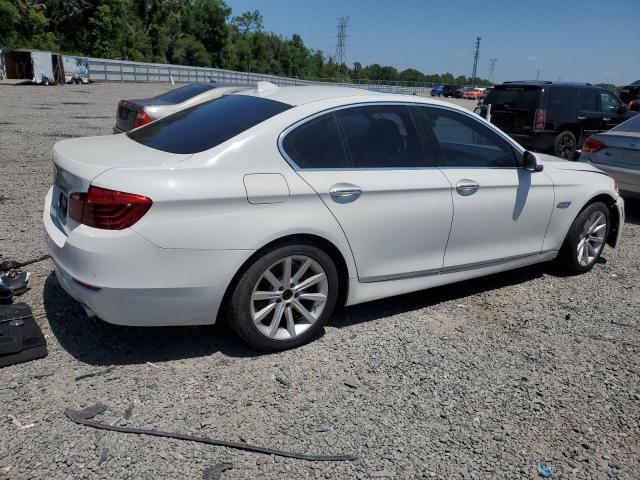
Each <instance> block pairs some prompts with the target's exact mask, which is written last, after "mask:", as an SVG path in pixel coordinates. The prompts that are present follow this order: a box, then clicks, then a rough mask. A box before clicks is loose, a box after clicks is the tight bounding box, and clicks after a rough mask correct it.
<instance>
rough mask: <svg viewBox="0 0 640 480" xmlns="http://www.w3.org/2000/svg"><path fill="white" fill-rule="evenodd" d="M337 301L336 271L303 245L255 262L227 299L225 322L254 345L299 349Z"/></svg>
mask: <svg viewBox="0 0 640 480" xmlns="http://www.w3.org/2000/svg"><path fill="white" fill-rule="evenodd" d="M337 297H338V272H337V269H336V266H335V263H334V262H333V260H332V259H331V257H330V256H329V255H327V253H326V252H325V251H324V250H322V249H320V248H318V247H317V246H316V245H314V244H313V243H307V242H304V241H300V242H299V243H298V242H296V243H295V244H288V245H281V246H279V247H276V248H274V249H272V250H270V251H267V252H266V253H265V254H264V255H262V256H260V257H259V258H256V259H255V260H254V261H253V263H251V264H250V265H249V266H248V267H247V268H246V269H245V270H244V271H243V272H242V273H241V275H240V277H239V279H238V281H237V282H236V284H235V287H234V288H233V291H232V294H231V296H230V297H229V304H228V308H227V320H228V321H229V323H230V324H231V327H232V328H233V329H234V330H235V331H236V333H237V334H238V335H239V336H240V338H242V339H243V340H244V341H245V342H247V343H248V344H249V345H251V346H252V347H254V348H256V349H258V350H263V351H279V350H286V349H289V348H294V347H297V346H300V345H302V344H304V343H306V342H308V341H309V340H311V339H312V338H314V337H315V336H317V335H318V333H319V332H320V331H321V330H322V327H323V326H324V325H325V324H326V323H327V320H328V319H329V317H330V316H331V314H332V312H333V310H334V308H335V304H336V300H337Z"/></svg>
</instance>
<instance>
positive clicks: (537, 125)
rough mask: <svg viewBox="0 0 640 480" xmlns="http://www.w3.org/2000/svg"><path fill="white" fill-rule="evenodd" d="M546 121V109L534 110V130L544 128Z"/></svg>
mask: <svg viewBox="0 0 640 480" xmlns="http://www.w3.org/2000/svg"><path fill="white" fill-rule="evenodd" d="M546 123H547V111H546V110H543V109H541V108H538V109H537V110H536V118H535V120H534V122H533V129H534V130H535V131H542V130H544V126H545V124H546Z"/></svg>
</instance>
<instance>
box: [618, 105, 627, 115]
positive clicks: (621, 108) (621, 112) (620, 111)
mask: <svg viewBox="0 0 640 480" xmlns="http://www.w3.org/2000/svg"><path fill="white" fill-rule="evenodd" d="M627 110H629V107H627V106H626V105H620V106H619V107H618V111H617V113H618V115H624V114H625V113H627Z"/></svg>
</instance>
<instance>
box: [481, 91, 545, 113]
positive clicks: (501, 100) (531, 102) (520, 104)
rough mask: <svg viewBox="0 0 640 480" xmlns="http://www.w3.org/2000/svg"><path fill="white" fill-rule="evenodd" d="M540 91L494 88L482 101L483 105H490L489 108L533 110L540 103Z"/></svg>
mask: <svg viewBox="0 0 640 480" xmlns="http://www.w3.org/2000/svg"><path fill="white" fill-rule="evenodd" d="M541 92H542V90H541V89H540V88H539V87H530V86H508V87H501V86H498V87H495V88H494V89H493V90H492V91H491V92H489V95H487V98H486V99H485V100H484V103H485V105H488V104H491V108H496V107H503V108H519V109H526V110H535V109H536V108H538V104H539V102H540V94H541Z"/></svg>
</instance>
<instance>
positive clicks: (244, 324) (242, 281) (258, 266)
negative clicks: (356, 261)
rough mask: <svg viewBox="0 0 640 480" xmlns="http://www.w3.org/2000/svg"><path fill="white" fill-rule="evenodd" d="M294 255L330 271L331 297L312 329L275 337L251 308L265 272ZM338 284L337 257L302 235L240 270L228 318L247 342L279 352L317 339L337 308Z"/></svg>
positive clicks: (327, 271) (226, 311) (228, 307)
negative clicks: (290, 336) (259, 323)
mask: <svg viewBox="0 0 640 480" xmlns="http://www.w3.org/2000/svg"><path fill="white" fill-rule="evenodd" d="M291 255H305V256H307V257H310V258H312V259H314V260H315V261H316V262H318V263H319V264H320V266H321V267H322V268H323V270H324V271H325V273H326V275H327V281H328V293H327V300H326V303H325V307H324V311H323V312H322V314H321V315H320V317H319V318H318V319H317V320H316V321H315V322H314V323H313V324H312V325H311V327H310V328H309V329H308V330H306V331H305V332H304V333H302V334H300V335H299V336H297V337H295V338H293V339H288V340H275V339H271V338H268V337H266V336H265V335H263V334H262V333H261V332H260V331H259V330H258V329H257V327H256V326H255V325H254V323H253V319H252V318H251V309H250V302H251V296H252V293H253V288H254V286H255V284H256V282H257V281H258V279H259V277H260V276H261V275H262V274H263V272H264V271H265V270H266V269H267V268H269V266H271V265H273V264H274V263H276V262H277V261H278V260H281V259H283V258H285V257H288V256H291ZM338 285H339V281H338V270H337V268H336V265H335V263H334V261H333V260H332V259H331V257H330V256H329V255H328V254H327V253H326V252H325V251H324V250H322V249H321V248H319V247H318V246H317V245H316V244H314V243H313V242H310V241H307V240H303V239H300V240H296V241H295V242H288V243H283V244H280V245H275V246H274V247H273V248H272V249H270V250H267V251H266V252H264V253H263V254H262V255H261V256H260V257H257V258H256V259H255V260H254V261H253V262H252V263H250V264H248V265H246V266H245V268H244V269H243V270H242V271H241V272H240V275H239V277H238V279H237V281H236V282H235V285H234V286H233V287H232V290H231V291H230V295H229V296H228V299H227V304H226V305H225V310H224V311H225V320H226V321H227V322H228V324H229V325H230V326H231V328H232V329H233V330H234V331H235V332H236V333H237V334H238V336H239V337H240V338H241V339H242V340H243V341H244V342H246V343H247V344H249V345H250V346H251V347H253V348H255V349H256V350H261V351H266V352H275V351H282V350H288V349H290V348H296V347H299V346H301V345H304V344H305V343H307V342H309V341H310V340H312V339H314V338H315V337H317V336H318V334H319V333H320V332H321V331H322V329H323V327H324V325H325V324H326V323H327V321H328V320H329V317H331V314H332V313H333V311H334V309H335V306H336V301H337V299H338Z"/></svg>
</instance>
